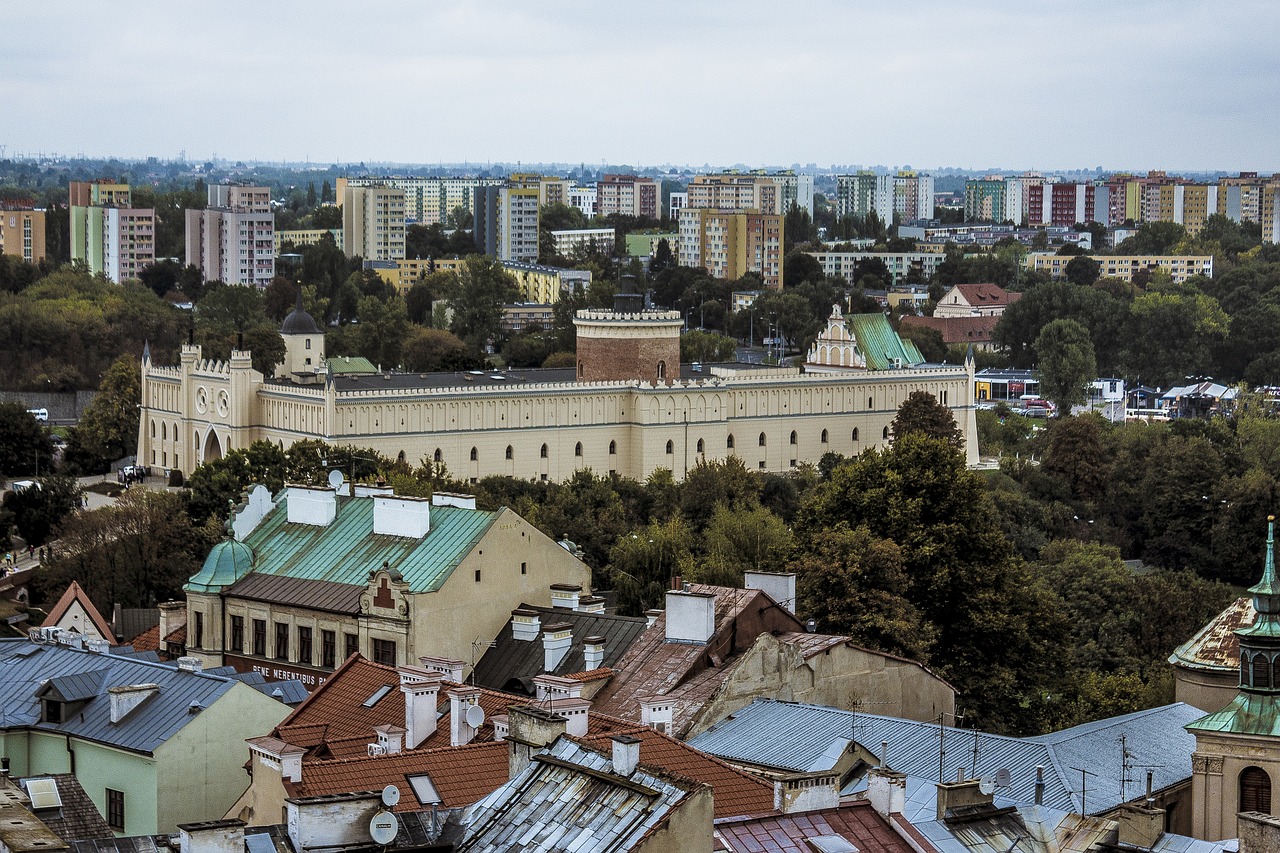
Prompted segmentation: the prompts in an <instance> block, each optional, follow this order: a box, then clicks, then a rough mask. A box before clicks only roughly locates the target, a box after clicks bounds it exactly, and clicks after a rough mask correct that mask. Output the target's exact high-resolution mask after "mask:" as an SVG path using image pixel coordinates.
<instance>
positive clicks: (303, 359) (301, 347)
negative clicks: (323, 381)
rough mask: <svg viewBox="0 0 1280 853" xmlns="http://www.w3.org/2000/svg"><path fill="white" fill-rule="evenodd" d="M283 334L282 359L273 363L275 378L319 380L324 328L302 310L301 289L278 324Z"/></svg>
mask: <svg viewBox="0 0 1280 853" xmlns="http://www.w3.org/2000/svg"><path fill="white" fill-rule="evenodd" d="M280 337H282V338H284V361H283V362H282V363H281V364H279V365H277V366H276V377H275V378H277V379H292V380H293V381H294V382H298V383H312V382H318V381H319V377H320V375H321V374H323V373H324V372H325V360H324V332H322V331H320V327H319V326H317V325H316V321H315V318H314V317H312V316H311V315H310V314H308V313H307V312H306V311H304V310H302V291H301V290H299V291H298V304H297V307H295V308H294V309H293V310H292V311H290V312H289V316H288V317H285V318H284V323H283V324H281V326H280Z"/></svg>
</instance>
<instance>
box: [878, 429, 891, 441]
mask: <svg viewBox="0 0 1280 853" xmlns="http://www.w3.org/2000/svg"><path fill="white" fill-rule="evenodd" d="M880 437H881V438H883V439H884V440H885V441H888V440H889V428H888V427H885V428H884V429H882V430H881V431H880Z"/></svg>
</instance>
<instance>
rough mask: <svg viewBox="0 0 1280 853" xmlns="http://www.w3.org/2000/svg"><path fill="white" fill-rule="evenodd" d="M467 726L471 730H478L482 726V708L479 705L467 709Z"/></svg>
mask: <svg viewBox="0 0 1280 853" xmlns="http://www.w3.org/2000/svg"><path fill="white" fill-rule="evenodd" d="M467 725H468V726H471V728H473V729H478V728H480V727H481V726H483V725H484V708H481V707H480V706H479V705H472V706H471V707H470V708H468V709H467Z"/></svg>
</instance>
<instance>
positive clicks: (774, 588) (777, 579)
mask: <svg viewBox="0 0 1280 853" xmlns="http://www.w3.org/2000/svg"><path fill="white" fill-rule="evenodd" d="M742 578H743V583H742V586H743V588H744V589H758V590H760V591H761V592H763V593H765V594H766V595H768V596H769V597H770V598H772V599H773V600H774V601H776V602H778V603H779V604H781V605H782V606H783V607H785V608H786V609H787V612H788V613H791V614H794V613H795V612H796V576H795V574H794V573H793V572H787V573H783V572H743V573H742Z"/></svg>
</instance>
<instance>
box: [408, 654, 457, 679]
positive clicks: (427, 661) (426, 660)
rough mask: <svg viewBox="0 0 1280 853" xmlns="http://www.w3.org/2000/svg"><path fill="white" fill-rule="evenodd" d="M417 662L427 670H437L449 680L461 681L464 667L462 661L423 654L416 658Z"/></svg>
mask: <svg viewBox="0 0 1280 853" xmlns="http://www.w3.org/2000/svg"><path fill="white" fill-rule="evenodd" d="M418 662H419V663H421V664H422V668H423V669H425V670H427V671H428V672H438V673H440V674H441V675H443V676H444V677H445V678H447V679H449V680H450V681H456V682H458V683H462V671H463V669H464V668H465V667H466V663H464V662H463V661H460V660H451V659H449V658H437V657H432V656H431V655H423V656H422V657H420V658H418Z"/></svg>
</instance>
